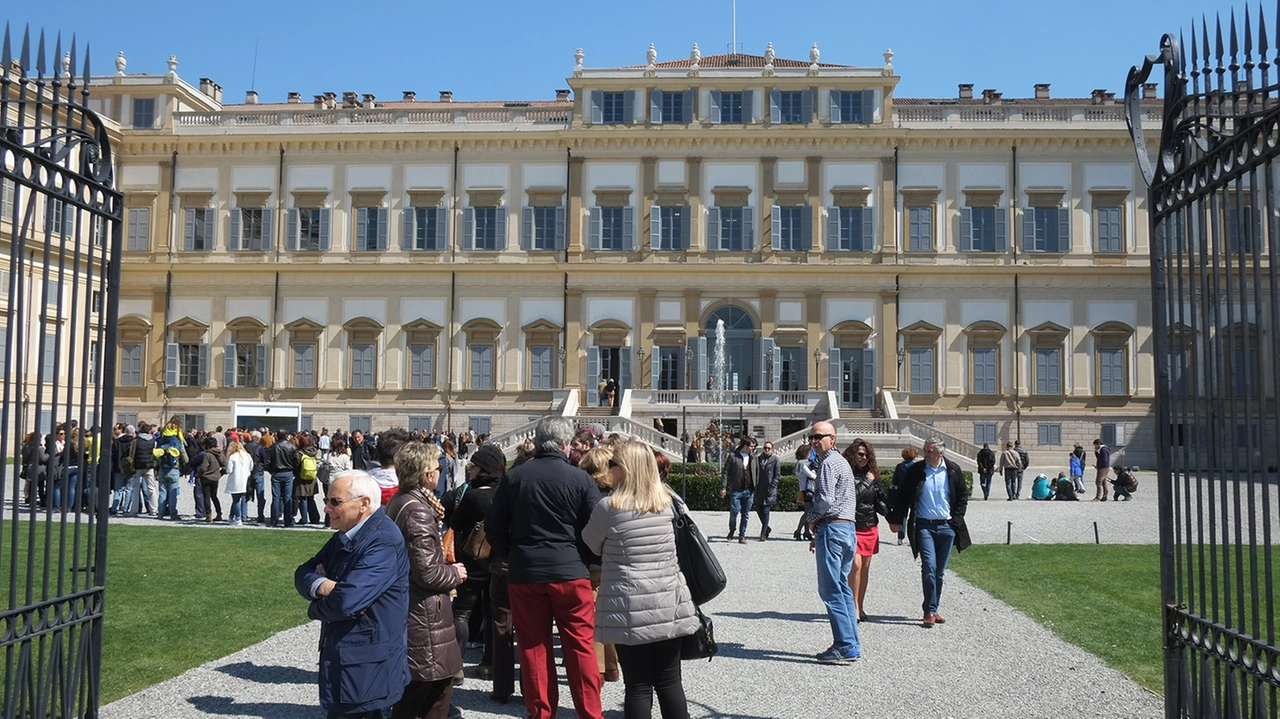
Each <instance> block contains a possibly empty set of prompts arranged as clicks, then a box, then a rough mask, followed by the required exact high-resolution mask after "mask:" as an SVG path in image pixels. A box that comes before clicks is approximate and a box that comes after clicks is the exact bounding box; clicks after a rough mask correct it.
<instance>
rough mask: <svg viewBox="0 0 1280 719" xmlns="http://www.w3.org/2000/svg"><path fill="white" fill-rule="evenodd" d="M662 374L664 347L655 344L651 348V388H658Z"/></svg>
mask: <svg viewBox="0 0 1280 719" xmlns="http://www.w3.org/2000/svg"><path fill="white" fill-rule="evenodd" d="M661 375H662V348H661V347H658V346H657V345H654V346H653V347H650V348H649V389H658V385H659V383H660V381H659V378H660V377H661Z"/></svg>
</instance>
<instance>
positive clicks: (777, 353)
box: [769, 346, 782, 391]
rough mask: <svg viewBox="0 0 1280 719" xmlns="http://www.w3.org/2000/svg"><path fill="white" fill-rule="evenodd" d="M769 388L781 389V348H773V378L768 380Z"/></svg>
mask: <svg viewBox="0 0 1280 719" xmlns="http://www.w3.org/2000/svg"><path fill="white" fill-rule="evenodd" d="M769 382H770V384H769V388H770V389H773V390H775V391H776V390H779V389H782V348H781V347H777V346H775V347H774V348H773V376H772V377H770V378H769Z"/></svg>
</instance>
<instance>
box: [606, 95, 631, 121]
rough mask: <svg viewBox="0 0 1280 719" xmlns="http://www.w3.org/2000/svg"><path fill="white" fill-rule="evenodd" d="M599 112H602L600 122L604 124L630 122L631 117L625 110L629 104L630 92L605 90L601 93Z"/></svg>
mask: <svg viewBox="0 0 1280 719" xmlns="http://www.w3.org/2000/svg"><path fill="white" fill-rule="evenodd" d="M602 94H603V98H602V102H601V106H600V109H601V112H602V113H603V116H602V119H601V122H603V123H604V124H606V125H621V124H630V122H631V117H629V116H628V113H627V112H626V111H627V110H628V109H630V108H628V107H627V106H628V105H629V104H630V103H629V102H627V100H629V99H630V93H627V92H606V93H602Z"/></svg>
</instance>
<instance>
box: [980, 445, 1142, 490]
mask: <svg viewBox="0 0 1280 719" xmlns="http://www.w3.org/2000/svg"><path fill="white" fill-rule="evenodd" d="M975 459H976V460H977V463H978V481H979V484H980V485H981V487H982V498H983V499H984V500H987V499H990V498H991V481H992V478H993V477H994V476H995V475H997V474H999V475H1000V476H1001V477H1002V478H1003V479H1004V487H1005V493H1006V495H1008V496H1007V498H1006V501H1009V502H1013V501H1016V500H1018V499H1021V498H1022V480H1023V476H1024V473H1025V472H1026V470H1027V467H1028V465H1029V464H1030V462H1031V456H1030V454H1028V453H1027V450H1026V449H1024V448H1023V446H1022V441H1021V440H1015V441H1013V442H1005V445H1004V451H1002V452H1000V453H999V454H998V455H997V454H996V451H995V450H993V449H991V445H990V444H988V443H984V444H983V445H982V449H980V450H978V456H977V457H976V458H975ZM1088 462H1089V457H1088V455H1087V454H1086V453H1085V449H1084V447H1083V446H1081V445H1080V444H1079V443H1077V444H1076V445H1075V447H1074V448H1073V449H1072V450H1071V454H1069V455H1068V456H1067V467H1068V470H1067V471H1063V472H1060V473H1059V474H1058V477H1057V478H1056V479H1052V480H1051V479H1049V477H1047V476H1046V475H1043V474H1041V475H1037V476H1036V477H1035V479H1034V480H1033V481H1032V485H1031V498H1032V499H1035V500H1058V501H1069V502H1075V501H1079V497H1078V496H1076V495H1082V494H1084V493H1085V491H1086V489H1085V481H1084V474H1085V467H1086V465H1087V464H1088ZM1111 462H1112V454H1111V448H1110V447H1108V446H1107V445H1106V444H1105V443H1104V442H1103V441H1102V440H1101V439H1095V440H1093V469H1094V495H1093V501H1095V502H1105V501H1107V495H1108V490H1107V485H1108V484H1110V485H1111V486H1112V490H1111V492H1112V493H1114V497H1113V500H1114V501H1117V502H1120V501H1128V500H1129V499H1130V498H1132V496H1133V492H1134V491H1135V490H1137V488H1138V481H1137V477H1136V475H1135V474H1134V471H1133V468H1132V467H1126V466H1123V465H1120V464H1116V465H1115V466H1114V467H1113V466H1112V464H1111ZM1113 470H1114V472H1115V475H1114V476H1112V474H1111V473H1112V471H1113ZM1068 472H1070V475H1068Z"/></svg>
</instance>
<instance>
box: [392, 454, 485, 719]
mask: <svg viewBox="0 0 1280 719" xmlns="http://www.w3.org/2000/svg"><path fill="white" fill-rule="evenodd" d="M395 471H396V477H397V478H398V479H399V481H400V489H399V490H398V491H397V492H396V493H395V495H394V496H393V497H392V498H391V501H390V502H389V503H388V504H387V508H386V512H387V516H388V517H390V518H391V519H392V521H394V522H395V523H396V526H397V527H399V528H400V531H401V532H402V533H403V534H404V542H405V546H406V547H407V549H408V550H409V619H408V634H409V672H410V674H411V676H412V679H411V681H410V682H409V686H407V687H405V689H404V696H403V697H401V699H400V701H398V702H396V704H395V706H393V707H392V708H391V717H392V719H446V717H447V716H448V714H449V700H450V698H451V697H452V695H453V675H455V674H457V673H458V672H459V671H461V670H462V652H461V651H460V650H459V648H458V640H457V636H456V635H455V634H454V630H453V612H452V611H451V610H450V608H449V592H451V591H453V589H454V588H455V587H457V586H458V585H459V584H462V583H463V582H464V581H465V580H466V578H467V571H466V569H465V568H464V567H463V566H462V565H461V564H447V563H446V562H445V560H444V551H443V549H442V547H441V544H440V534H441V521H442V520H443V519H444V506H443V505H442V504H441V503H440V500H439V499H437V498H436V495H435V493H434V491H433V490H435V488H436V483H437V482H439V481H440V450H439V449H437V448H436V446H435V445H432V444H423V443H422V442H406V443H405V444H404V446H403V447H401V448H400V450H399V451H398V452H396V455H395Z"/></svg>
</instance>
